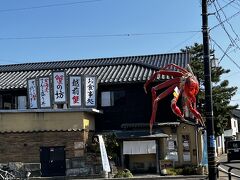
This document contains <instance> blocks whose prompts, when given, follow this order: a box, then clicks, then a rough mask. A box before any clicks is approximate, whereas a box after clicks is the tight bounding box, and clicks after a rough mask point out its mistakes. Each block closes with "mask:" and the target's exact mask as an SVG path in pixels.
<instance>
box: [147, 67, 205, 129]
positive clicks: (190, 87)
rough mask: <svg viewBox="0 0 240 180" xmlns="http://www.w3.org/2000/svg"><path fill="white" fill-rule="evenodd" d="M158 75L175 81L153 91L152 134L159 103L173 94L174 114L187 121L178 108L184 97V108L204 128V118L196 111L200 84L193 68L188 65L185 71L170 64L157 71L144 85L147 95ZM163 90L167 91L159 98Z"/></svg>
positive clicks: (154, 88)
mask: <svg viewBox="0 0 240 180" xmlns="http://www.w3.org/2000/svg"><path fill="white" fill-rule="evenodd" d="M170 67H175V69H177V71H174V70H171V69H169V68H170ZM158 75H168V76H172V77H173V79H169V80H167V81H165V82H163V83H160V84H158V85H157V86H154V87H152V89H151V93H152V115H151V119H150V132H152V126H153V124H154V122H155V118H156V112H157V107H158V102H159V101H160V100H161V99H163V98H164V97H166V96H167V95H169V94H171V93H173V95H174V97H173V99H172V101H171V109H172V111H173V113H174V114H176V115H177V116H178V117H180V119H181V120H182V121H186V120H185V119H184V113H182V112H181V110H180V108H179V107H178V106H177V101H178V98H179V96H180V95H182V97H183V99H184V106H187V107H188V108H189V110H190V111H191V112H192V114H193V115H194V116H195V118H196V124H199V125H201V126H203V127H204V126H205V124H204V121H203V118H202V116H201V114H200V113H199V112H198V111H197V110H196V95H197V94H198V91H199V83H198V80H197V78H196V76H194V74H193V72H192V70H191V67H190V66H189V65H188V66H187V69H184V68H182V67H180V66H178V65H176V64H169V65H167V66H165V67H164V68H162V69H160V70H159V71H156V72H155V73H154V74H153V75H152V76H151V77H150V78H149V79H148V80H147V81H146V83H145V84H144V91H145V92H146V93H147V87H148V85H149V84H150V83H151V82H153V81H154V80H155V79H156V78H157V76H158ZM163 88H167V89H166V90H165V91H163V92H162V93H161V94H159V95H158V96H157V91H158V90H161V89H163Z"/></svg>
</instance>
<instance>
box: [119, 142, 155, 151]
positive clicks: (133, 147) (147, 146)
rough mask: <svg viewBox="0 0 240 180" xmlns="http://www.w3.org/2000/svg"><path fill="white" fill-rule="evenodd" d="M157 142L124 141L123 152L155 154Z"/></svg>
mask: <svg viewBox="0 0 240 180" xmlns="http://www.w3.org/2000/svg"><path fill="white" fill-rule="evenodd" d="M155 153H156V142H155V140H149V141H123V154H155Z"/></svg>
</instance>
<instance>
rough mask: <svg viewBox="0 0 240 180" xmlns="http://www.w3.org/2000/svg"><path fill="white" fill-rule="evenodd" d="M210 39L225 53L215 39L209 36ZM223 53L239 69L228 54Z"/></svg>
mask: <svg viewBox="0 0 240 180" xmlns="http://www.w3.org/2000/svg"><path fill="white" fill-rule="evenodd" d="M210 39H211V40H212V41H213V42H214V44H216V45H217V47H218V48H219V49H220V50H221V51H222V52H223V53H225V52H224V50H223V49H222V47H221V46H220V45H219V44H218V43H217V42H216V41H214V40H213V39H212V38H211V37H210ZM225 55H226V56H227V57H228V58H229V59H230V61H232V62H233V63H234V64H235V66H237V68H238V69H240V66H239V65H238V64H237V63H236V62H235V61H234V60H233V59H232V58H231V57H230V56H229V55H228V54H226V53H225Z"/></svg>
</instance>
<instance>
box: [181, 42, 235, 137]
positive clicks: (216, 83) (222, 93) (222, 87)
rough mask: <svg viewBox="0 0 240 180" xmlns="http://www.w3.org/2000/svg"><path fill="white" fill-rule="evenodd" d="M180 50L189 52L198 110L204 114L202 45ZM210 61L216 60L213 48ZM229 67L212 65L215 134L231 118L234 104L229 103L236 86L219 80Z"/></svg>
mask: <svg viewBox="0 0 240 180" xmlns="http://www.w3.org/2000/svg"><path fill="white" fill-rule="evenodd" d="M181 51H182V52H189V53H190V55H191V64H190V65H191V68H192V70H193V72H194V74H195V75H196V76H197V78H198V81H199V84H200V92H199V95H198V100H197V108H198V110H199V111H200V112H201V113H202V114H204V111H205V107H204V105H205V91H204V63H203V45H202V44H197V43H195V44H194V45H193V46H190V47H186V48H185V49H181ZM210 60H211V62H216V61H215V60H216V58H215V54H214V50H210ZM229 72H230V70H229V69H224V68H223V67H221V66H216V65H212V67H211V77H212V100H213V118H214V129H215V135H216V136H219V135H221V134H222V133H223V132H224V129H225V128H226V127H227V124H228V122H229V120H230V118H231V112H232V110H233V109H236V108H237V105H236V106H232V105H230V101H231V98H232V97H233V96H234V95H235V94H236V91H237V87H229V82H228V81H227V80H221V76H222V75H223V74H226V73H229Z"/></svg>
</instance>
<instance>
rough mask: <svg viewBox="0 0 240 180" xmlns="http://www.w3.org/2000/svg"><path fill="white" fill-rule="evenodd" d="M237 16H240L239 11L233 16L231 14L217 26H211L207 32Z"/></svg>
mask: <svg viewBox="0 0 240 180" xmlns="http://www.w3.org/2000/svg"><path fill="white" fill-rule="evenodd" d="M238 14H240V11H238V12H236V13H235V14H233V15H232V16H230V17H228V18H227V19H225V20H224V21H221V22H220V23H219V24H217V25H215V26H213V27H212V28H210V29H209V31H211V30H213V29H215V28H216V27H218V26H220V25H221V24H223V23H225V22H226V21H228V20H230V19H232V18H234V17H235V16H237V15H238Z"/></svg>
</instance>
